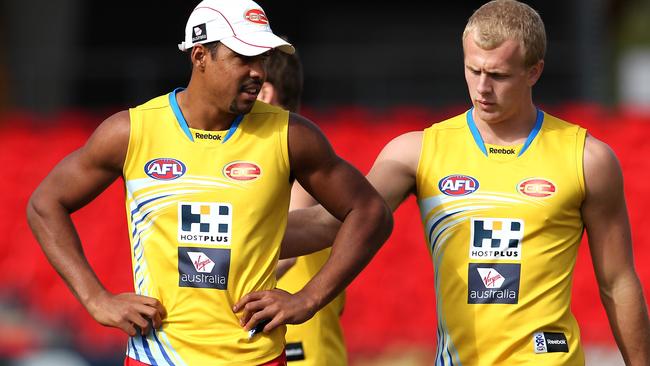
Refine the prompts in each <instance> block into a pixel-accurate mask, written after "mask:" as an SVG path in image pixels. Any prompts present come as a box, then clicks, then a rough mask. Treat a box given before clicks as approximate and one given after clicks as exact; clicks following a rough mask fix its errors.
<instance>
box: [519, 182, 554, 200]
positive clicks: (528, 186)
mask: <svg viewBox="0 0 650 366" xmlns="http://www.w3.org/2000/svg"><path fill="white" fill-rule="evenodd" d="M517 192H519V193H521V194H523V195H525V196H528V197H535V198H545V197H550V196H552V195H554V194H555V193H556V192H557V188H556V187H555V184H553V182H551V181H549V180H547V179H544V178H528V179H524V180H522V181H521V182H519V184H517Z"/></svg>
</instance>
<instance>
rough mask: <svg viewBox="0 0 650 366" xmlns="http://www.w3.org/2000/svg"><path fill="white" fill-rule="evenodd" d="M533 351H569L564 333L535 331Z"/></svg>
mask: <svg viewBox="0 0 650 366" xmlns="http://www.w3.org/2000/svg"><path fill="white" fill-rule="evenodd" d="M533 349H534V350H535V353H551V352H569V342H567V340H566V336H565V335H564V333H555V332H536V333H535V334H533Z"/></svg>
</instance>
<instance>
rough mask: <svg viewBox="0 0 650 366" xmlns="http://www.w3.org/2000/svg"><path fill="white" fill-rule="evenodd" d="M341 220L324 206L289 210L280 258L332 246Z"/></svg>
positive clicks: (296, 255)
mask: <svg viewBox="0 0 650 366" xmlns="http://www.w3.org/2000/svg"><path fill="white" fill-rule="evenodd" d="M340 227H341V222H340V221H339V220H338V219H336V218H335V217H334V216H332V215H331V214H330V213H329V212H327V210H325V208H323V206H320V205H318V206H312V207H309V208H306V209H300V210H293V211H291V212H289V219H288V223H287V230H286V232H285V234H284V238H283V239H282V250H281V251H280V258H281V259H284V258H292V257H298V256H301V255H305V254H310V253H313V252H317V251H319V250H321V249H325V248H327V247H330V246H332V243H333V242H334V239H335V238H336V235H337V233H338V231H339V228H340Z"/></svg>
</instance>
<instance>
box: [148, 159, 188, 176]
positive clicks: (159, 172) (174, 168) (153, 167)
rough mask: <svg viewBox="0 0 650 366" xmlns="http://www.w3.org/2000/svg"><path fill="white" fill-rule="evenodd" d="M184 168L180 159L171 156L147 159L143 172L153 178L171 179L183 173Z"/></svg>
mask: <svg viewBox="0 0 650 366" xmlns="http://www.w3.org/2000/svg"><path fill="white" fill-rule="evenodd" d="M185 171H186V168H185V164H183V162H182V161H180V160H176V159H172V158H158V159H153V160H149V162H148V163H147V164H145V166H144V172H145V173H146V174H147V175H148V176H150V177H151V178H153V179H158V180H172V179H176V178H180V177H182V176H183V174H185Z"/></svg>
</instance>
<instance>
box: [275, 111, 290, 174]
mask: <svg viewBox="0 0 650 366" xmlns="http://www.w3.org/2000/svg"><path fill="white" fill-rule="evenodd" d="M282 113H283V114H284V116H282V117H280V121H281V122H280V123H278V125H279V128H278V132H279V133H278V135H279V136H278V137H279V139H280V155H282V161H283V163H284V167H285V169H287V174H288V175H289V176H290V175H291V160H290V159H289V118H290V113H289V112H288V111H282Z"/></svg>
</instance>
